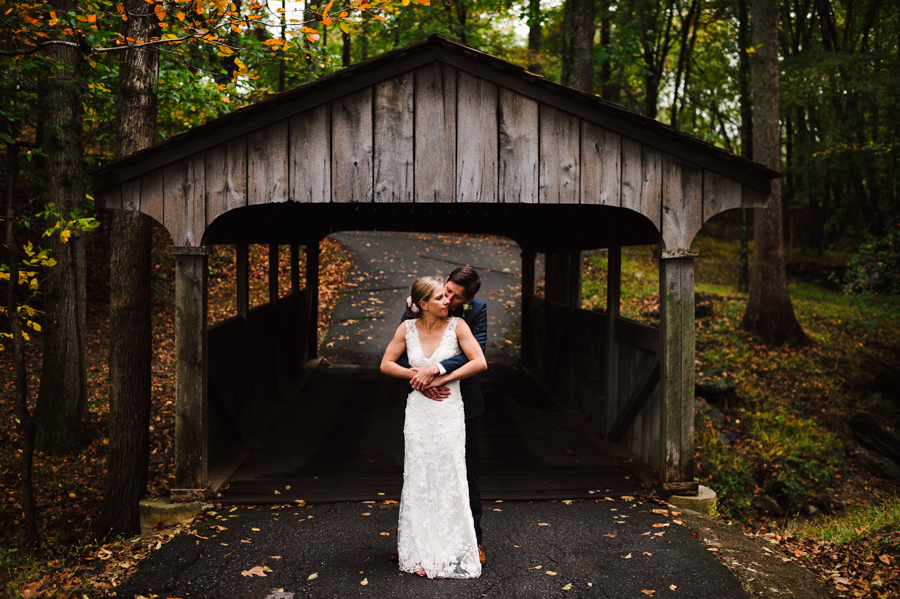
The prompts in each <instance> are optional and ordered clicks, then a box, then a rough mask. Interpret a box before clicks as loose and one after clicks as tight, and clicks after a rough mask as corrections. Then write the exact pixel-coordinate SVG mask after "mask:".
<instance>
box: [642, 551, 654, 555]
mask: <svg viewBox="0 0 900 599" xmlns="http://www.w3.org/2000/svg"><path fill="white" fill-rule="evenodd" d="M644 555H653V554H652V553H650V552H649V551H645V552H644Z"/></svg>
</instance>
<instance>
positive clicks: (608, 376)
mask: <svg viewBox="0 0 900 599" xmlns="http://www.w3.org/2000/svg"><path fill="white" fill-rule="evenodd" d="M609 229H610V235H611V236H612V237H610V239H615V232H614V231H613V225H612V224H611V223H610V225H609ZM621 293H622V246H619V245H610V246H609V251H608V253H607V277H606V339H605V342H606V355H605V358H606V359H605V360H604V362H603V383H604V387H605V401H606V409H605V410H604V411H603V413H604V415H605V417H606V427H607V428H606V430H607V435H608V434H609V431H610V430H612V429H611V426H612V423H613V422H615V421H616V415H617V414H618V410H619V366H618V364H619V359H618V358H619V353H618V345H617V344H616V321H617V320H618V318H619V304H620V299H621Z"/></svg>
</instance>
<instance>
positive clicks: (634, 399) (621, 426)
mask: <svg viewBox="0 0 900 599" xmlns="http://www.w3.org/2000/svg"><path fill="white" fill-rule="evenodd" d="M658 383H659V355H658V354H657V356H656V357H655V358H654V359H653V362H652V363H651V364H650V367H649V368H648V369H647V370H646V371H645V372H644V373H643V374H642V375H641V378H640V381H639V382H638V384H637V386H636V387H635V388H634V391H633V392H632V393H631V396H630V397H629V398H628V401H627V402H626V403H625V407H624V408H622V411H621V412H620V413H619V415H618V417H617V418H616V420H615V423H613V425H612V426H611V427H610V428H609V433H607V435H606V439H607V440H608V441H613V442H616V441H618V440H619V439H621V438H622V435H623V434H624V433H625V429H627V428H628V426H629V425H630V424H631V423H632V422H634V419H635V417H636V416H637V415H638V414H639V413H640V411H641V410H642V409H643V408H644V404H646V403H647V400H648V399H649V398H650V394H651V393H653V389H654V388H655V387H656V385H657V384H658Z"/></svg>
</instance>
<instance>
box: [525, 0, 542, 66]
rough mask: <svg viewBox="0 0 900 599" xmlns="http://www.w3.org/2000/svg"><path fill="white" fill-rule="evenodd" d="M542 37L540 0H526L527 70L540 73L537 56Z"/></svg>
mask: <svg viewBox="0 0 900 599" xmlns="http://www.w3.org/2000/svg"><path fill="white" fill-rule="evenodd" d="M542 38H543V15H541V0H528V57H529V61H530V62H529V63H528V70H529V71H531V72H532V73H538V74H540V72H541V69H542V68H543V67H542V66H541V63H540V61H539V60H538V58H537V56H538V54H540V52H541V41H542Z"/></svg>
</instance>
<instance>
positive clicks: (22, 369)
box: [4, 144, 40, 547]
mask: <svg viewBox="0 0 900 599" xmlns="http://www.w3.org/2000/svg"><path fill="white" fill-rule="evenodd" d="M6 168H7V171H6V214H5V217H4V218H6V240H5V243H6V259H7V260H9V280H8V286H7V291H6V317H7V319H8V321H9V329H10V333H11V334H12V338H13V364H14V368H15V377H16V385H15V389H16V402H15V406H16V419H17V420H18V421H19V429H20V430H21V431H22V455H21V460H22V461H21V467H20V468H21V469H20V479H19V498H20V501H21V502H22V516H23V526H24V528H25V543H26V545H28V546H29V547H36V546H37V545H38V543H39V541H40V539H39V537H38V530H37V512H36V510H35V503H34V484H33V482H32V477H31V473H32V466H33V463H34V439H35V436H36V433H37V427H36V426H35V423H34V420H33V419H32V417H31V412H30V411H29V410H28V372H27V370H26V369H27V368H28V364H27V362H26V360H25V340H24V338H23V337H22V321H21V320H19V314H18V304H17V301H16V287H17V286H18V284H17V283H16V282H17V281H18V280H19V255H18V254H19V248H18V242H17V241H16V233H15V227H16V220H15V202H16V178H17V176H18V174H19V148H18V147H17V146H16V145H15V144H9V145H7V146H6Z"/></svg>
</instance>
